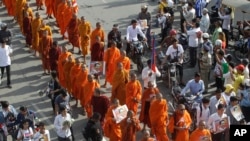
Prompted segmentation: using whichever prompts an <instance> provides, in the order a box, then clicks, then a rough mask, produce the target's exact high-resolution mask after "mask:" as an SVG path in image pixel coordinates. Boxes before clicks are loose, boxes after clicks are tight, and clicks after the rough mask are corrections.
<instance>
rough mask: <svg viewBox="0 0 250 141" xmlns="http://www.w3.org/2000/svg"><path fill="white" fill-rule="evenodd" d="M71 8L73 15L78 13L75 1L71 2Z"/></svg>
mask: <svg viewBox="0 0 250 141" xmlns="http://www.w3.org/2000/svg"><path fill="white" fill-rule="evenodd" d="M72 7H73V10H74V13H78V11H79V8H78V4H77V2H76V0H72Z"/></svg>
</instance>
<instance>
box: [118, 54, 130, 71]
mask: <svg viewBox="0 0 250 141" xmlns="http://www.w3.org/2000/svg"><path fill="white" fill-rule="evenodd" d="M118 63H122V65H123V68H124V69H125V70H127V71H128V72H129V71H130V59H129V58H128V57H123V56H120V57H119V58H118V59H117V60H116V61H115V64H118ZM116 68H117V65H116V66H115V70H116Z"/></svg>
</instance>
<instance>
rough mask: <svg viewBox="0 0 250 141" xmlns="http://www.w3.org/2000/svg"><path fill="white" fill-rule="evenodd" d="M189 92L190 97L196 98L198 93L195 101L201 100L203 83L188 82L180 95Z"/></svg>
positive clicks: (203, 88) (201, 81)
mask: <svg viewBox="0 0 250 141" xmlns="http://www.w3.org/2000/svg"><path fill="white" fill-rule="evenodd" d="M188 90H190V93H191V95H194V96H197V93H199V96H198V97H197V99H196V100H201V99H202V93H203V92H204V90H205V86H204V82H203V80H200V81H199V82H198V83H196V82H195V80H194V79H192V80H189V81H188V83H187V84H186V87H185V88H184V89H183V90H182V91H181V95H185V94H186V92H187V91H188Z"/></svg>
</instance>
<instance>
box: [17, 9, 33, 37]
mask: <svg viewBox="0 0 250 141" xmlns="http://www.w3.org/2000/svg"><path fill="white" fill-rule="evenodd" d="M24 13H28V15H29V16H30V17H31V19H33V18H34V15H33V10H32V8H30V7H29V8H23V10H22V14H21V15H20V22H22V24H20V30H21V32H22V33H23V32H24V31H23V19H24Z"/></svg>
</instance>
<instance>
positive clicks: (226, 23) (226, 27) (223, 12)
mask: <svg viewBox="0 0 250 141" xmlns="http://www.w3.org/2000/svg"><path fill="white" fill-rule="evenodd" d="M231 13H232V9H231V8H225V9H223V8H222V7H221V8H220V10H219V12H218V14H219V17H220V18H221V19H222V20H223V22H222V30H223V32H224V34H225V36H226V47H228V40H229V39H228V36H229V31H230V27H231V19H232V17H231Z"/></svg>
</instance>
